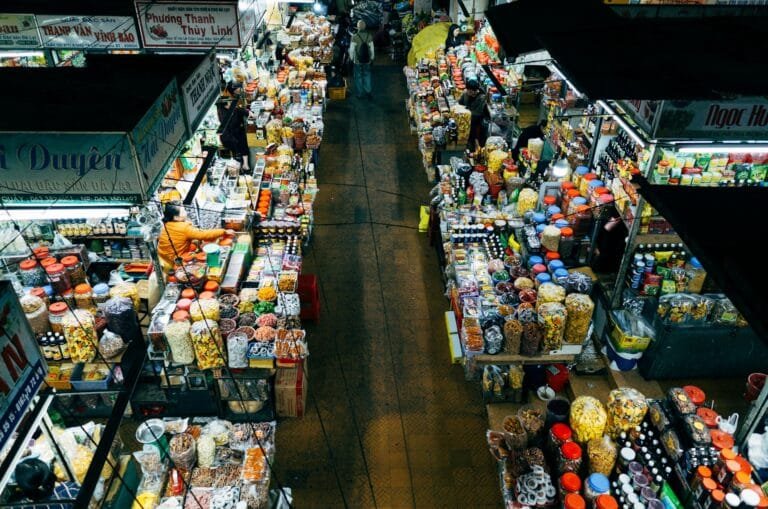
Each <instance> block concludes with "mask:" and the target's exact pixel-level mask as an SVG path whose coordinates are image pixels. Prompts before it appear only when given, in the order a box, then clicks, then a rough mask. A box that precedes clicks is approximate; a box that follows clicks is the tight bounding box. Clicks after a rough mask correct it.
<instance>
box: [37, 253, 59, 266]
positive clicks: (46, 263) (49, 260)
mask: <svg viewBox="0 0 768 509" xmlns="http://www.w3.org/2000/svg"><path fill="white" fill-rule="evenodd" d="M54 263H56V258H54V257H53V256H51V257H50V258H44V259H42V260H40V266H41V267H43V268H46V267H48V266H50V265H53V264H54Z"/></svg>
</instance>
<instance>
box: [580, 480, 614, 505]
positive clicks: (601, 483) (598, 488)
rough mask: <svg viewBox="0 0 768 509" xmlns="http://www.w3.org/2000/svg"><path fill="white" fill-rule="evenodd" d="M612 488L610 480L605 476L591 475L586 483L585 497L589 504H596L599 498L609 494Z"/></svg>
mask: <svg viewBox="0 0 768 509" xmlns="http://www.w3.org/2000/svg"><path fill="white" fill-rule="evenodd" d="M610 486H611V485H610V482H609V481H608V478H607V477H606V476H604V475H603V474H597V473H596V474H591V475H590V476H589V477H588V478H587V482H586V483H584V497H585V498H586V499H587V502H588V503H590V504H594V501H595V499H596V498H597V497H599V496H600V495H605V494H607V493H608V491H609V489H610Z"/></svg>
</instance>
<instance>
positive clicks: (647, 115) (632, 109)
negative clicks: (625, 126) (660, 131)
mask: <svg viewBox="0 0 768 509" xmlns="http://www.w3.org/2000/svg"><path fill="white" fill-rule="evenodd" d="M616 102H618V103H619V105H620V106H621V107H622V109H624V111H625V112H627V114H629V116H630V117H632V120H634V121H635V122H637V125H639V126H640V128H641V129H642V130H643V131H645V132H646V133H647V134H651V132H652V131H653V122H654V120H656V114H657V113H658V112H659V108H660V106H661V101H645V100H641V101H636V100H626V101H616Z"/></svg>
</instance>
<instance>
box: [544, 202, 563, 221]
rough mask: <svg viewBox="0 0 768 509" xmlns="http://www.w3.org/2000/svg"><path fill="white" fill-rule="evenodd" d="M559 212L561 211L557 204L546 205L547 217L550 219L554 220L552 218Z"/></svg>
mask: <svg viewBox="0 0 768 509" xmlns="http://www.w3.org/2000/svg"><path fill="white" fill-rule="evenodd" d="M560 213H561V210H560V207H558V206H557V205H550V206H549V207H547V219H549V220H551V221H554V219H552V218H553V217H554V216H556V215H558V214H560Z"/></svg>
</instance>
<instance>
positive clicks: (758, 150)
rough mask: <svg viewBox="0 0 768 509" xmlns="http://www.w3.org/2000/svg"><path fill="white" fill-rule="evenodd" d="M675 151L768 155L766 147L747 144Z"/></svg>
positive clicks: (695, 147)
mask: <svg viewBox="0 0 768 509" xmlns="http://www.w3.org/2000/svg"><path fill="white" fill-rule="evenodd" d="M676 150H677V151H678V152H680V153H682V154H696V153H699V152H705V153H717V152H721V153H724V154H745V153H750V154H768V145H750V144H749V143H740V144H728V145H718V144H712V145H684V146H678V147H677V148H676Z"/></svg>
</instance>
